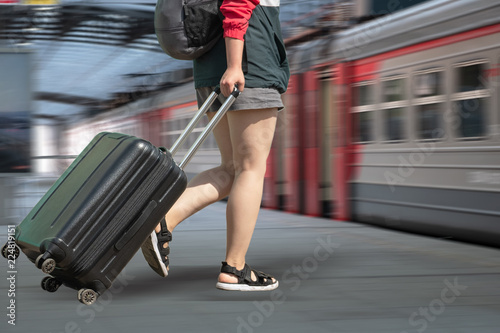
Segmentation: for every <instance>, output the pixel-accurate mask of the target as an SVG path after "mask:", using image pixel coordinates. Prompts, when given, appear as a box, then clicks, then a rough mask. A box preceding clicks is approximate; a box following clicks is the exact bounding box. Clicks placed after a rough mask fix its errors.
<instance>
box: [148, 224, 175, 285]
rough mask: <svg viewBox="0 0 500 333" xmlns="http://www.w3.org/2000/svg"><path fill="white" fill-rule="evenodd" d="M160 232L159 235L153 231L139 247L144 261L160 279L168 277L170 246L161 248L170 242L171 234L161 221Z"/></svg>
mask: <svg viewBox="0 0 500 333" xmlns="http://www.w3.org/2000/svg"><path fill="white" fill-rule="evenodd" d="M160 226H161V230H160V232H159V233H157V232H156V231H154V230H153V232H152V233H151V235H149V237H148V238H147V239H146V240H145V241H144V243H143V244H142V245H141V250H142V254H143V255H144V259H146V261H147V262H148V264H149V266H150V267H151V268H152V269H153V270H154V271H155V272H156V273H158V275H160V276H162V277H166V276H167V275H168V266H169V264H170V261H169V259H168V255H169V254H170V246H167V247H165V248H164V247H163V244H165V243H170V242H171V241H172V233H171V232H170V231H168V229H167V222H166V221H165V219H162V220H161V222H160Z"/></svg>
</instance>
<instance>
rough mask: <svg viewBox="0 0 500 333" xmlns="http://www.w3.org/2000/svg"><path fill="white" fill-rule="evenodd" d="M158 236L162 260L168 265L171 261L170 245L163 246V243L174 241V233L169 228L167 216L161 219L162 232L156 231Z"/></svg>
mask: <svg viewBox="0 0 500 333" xmlns="http://www.w3.org/2000/svg"><path fill="white" fill-rule="evenodd" d="M156 238H157V239H158V252H159V253H160V255H161V260H162V261H163V263H164V264H165V265H166V266H168V265H169V263H170V261H169V260H168V255H169V254H170V246H167V247H163V244H165V243H170V242H171V241H172V233H171V232H170V231H169V230H168V228H167V221H166V220H165V218H163V219H162V220H161V221H160V232H157V233H156Z"/></svg>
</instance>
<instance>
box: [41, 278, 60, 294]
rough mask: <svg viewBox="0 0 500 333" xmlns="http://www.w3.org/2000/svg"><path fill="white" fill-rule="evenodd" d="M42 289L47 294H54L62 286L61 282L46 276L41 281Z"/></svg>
mask: <svg viewBox="0 0 500 333" xmlns="http://www.w3.org/2000/svg"><path fill="white" fill-rule="evenodd" d="M41 285H42V289H43V290H47V291H48V292H51V293H53V292H55V291H57V289H59V287H60V286H61V285H62V282H61V281H59V280H58V279H56V278H53V277H52V276H46V277H44V278H43V279H42V283H41Z"/></svg>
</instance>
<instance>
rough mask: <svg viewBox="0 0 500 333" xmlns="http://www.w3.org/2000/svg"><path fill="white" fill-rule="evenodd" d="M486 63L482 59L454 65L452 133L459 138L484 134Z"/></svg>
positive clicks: (470, 137)
mask: <svg viewBox="0 0 500 333" xmlns="http://www.w3.org/2000/svg"><path fill="white" fill-rule="evenodd" d="M487 67H488V63H487V62H485V61H484V60H479V61H473V62H467V63H461V64H458V65H455V72H454V74H455V77H456V79H455V80H454V81H455V82H456V86H455V91H456V92H455V93H454V94H453V95H452V102H453V106H454V110H453V111H454V116H455V119H456V120H457V121H456V122H455V124H456V126H455V127H454V133H455V134H456V136H457V137H459V138H466V139H474V138H481V137H484V136H485V135H486V123H487V104H488V103H487V101H488V98H489V97H490V91H489V90H488V89H487V85H488V77H487V75H486V71H487V69H488V68H487Z"/></svg>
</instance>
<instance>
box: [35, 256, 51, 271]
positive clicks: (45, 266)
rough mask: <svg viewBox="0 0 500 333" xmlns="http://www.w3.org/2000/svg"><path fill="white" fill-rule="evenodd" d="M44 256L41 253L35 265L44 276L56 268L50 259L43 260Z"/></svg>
mask: <svg viewBox="0 0 500 333" xmlns="http://www.w3.org/2000/svg"><path fill="white" fill-rule="evenodd" d="M44 255H45V254H44V253H42V254H40V255H39V256H38V258H36V260H35V265H36V267H38V268H40V269H41V270H42V272H44V273H45V274H50V273H52V272H53V271H54V269H55V268H56V261H55V260H54V259H52V258H46V259H45V258H43V256H44Z"/></svg>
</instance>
